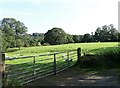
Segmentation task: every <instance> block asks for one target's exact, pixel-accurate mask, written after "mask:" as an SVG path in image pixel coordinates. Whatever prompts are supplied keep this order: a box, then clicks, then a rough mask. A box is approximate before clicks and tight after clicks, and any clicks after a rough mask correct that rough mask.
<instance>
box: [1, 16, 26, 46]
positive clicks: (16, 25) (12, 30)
mask: <svg viewBox="0 0 120 88" xmlns="http://www.w3.org/2000/svg"><path fill="white" fill-rule="evenodd" d="M0 29H1V30H2V32H3V33H4V35H5V37H6V42H7V44H8V45H7V47H11V46H18V45H19V44H18V42H17V40H19V39H20V40H21V41H22V37H23V35H24V34H26V32H27V27H25V25H24V24H23V23H22V22H20V21H17V20H16V19H14V18H4V19H3V20H2V21H1V25H0ZM13 44H14V45H13Z"/></svg>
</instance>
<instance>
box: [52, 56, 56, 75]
mask: <svg viewBox="0 0 120 88" xmlns="http://www.w3.org/2000/svg"><path fill="white" fill-rule="evenodd" d="M53 69H54V75H56V55H55V54H54V63H53Z"/></svg>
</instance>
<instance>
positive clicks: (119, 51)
mask: <svg viewBox="0 0 120 88" xmlns="http://www.w3.org/2000/svg"><path fill="white" fill-rule="evenodd" d="M91 53H92V54H91ZM119 63H120V47H109V48H108V47H107V48H100V49H93V50H91V51H89V52H88V53H87V54H86V55H85V56H83V57H82V58H81V60H80V63H79V65H80V67H83V68H91V67H92V68H102V69H103V68H119V67H120V64H119Z"/></svg>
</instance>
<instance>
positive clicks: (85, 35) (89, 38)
mask: <svg viewBox="0 0 120 88" xmlns="http://www.w3.org/2000/svg"><path fill="white" fill-rule="evenodd" d="M82 42H92V36H91V35H90V34H89V33H86V34H84V36H83V40H82Z"/></svg>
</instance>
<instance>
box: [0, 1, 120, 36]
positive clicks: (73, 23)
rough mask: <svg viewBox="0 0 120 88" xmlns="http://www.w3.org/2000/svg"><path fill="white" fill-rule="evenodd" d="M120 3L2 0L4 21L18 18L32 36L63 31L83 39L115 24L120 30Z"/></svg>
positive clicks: (0, 2) (0, 13)
mask: <svg viewBox="0 0 120 88" xmlns="http://www.w3.org/2000/svg"><path fill="white" fill-rule="evenodd" d="M118 1H119V0H0V20H2V19H3V18H15V19H16V20H19V21H21V22H23V23H24V24H25V26H26V27H27V28H28V29H27V30H28V33H30V34H32V33H35V32H38V33H46V32H47V31H48V30H50V29H52V28H54V27H59V28H62V29H63V30H64V31H65V32H66V33H69V34H77V35H83V34H85V33H91V32H95V30H96V29H97V27H102V26H103V25H110V24H113V25H114V27H115V28H117V29H118Z"/></svg>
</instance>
